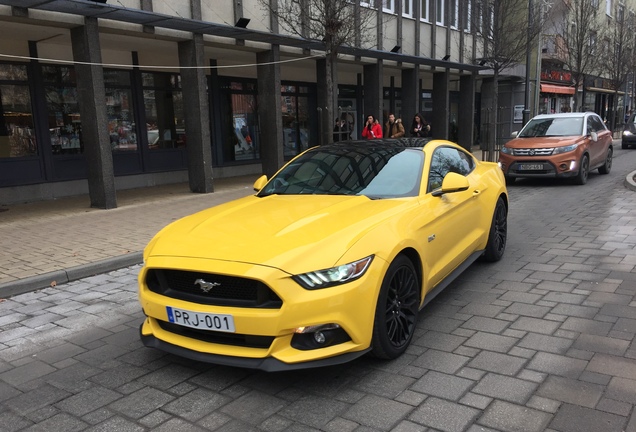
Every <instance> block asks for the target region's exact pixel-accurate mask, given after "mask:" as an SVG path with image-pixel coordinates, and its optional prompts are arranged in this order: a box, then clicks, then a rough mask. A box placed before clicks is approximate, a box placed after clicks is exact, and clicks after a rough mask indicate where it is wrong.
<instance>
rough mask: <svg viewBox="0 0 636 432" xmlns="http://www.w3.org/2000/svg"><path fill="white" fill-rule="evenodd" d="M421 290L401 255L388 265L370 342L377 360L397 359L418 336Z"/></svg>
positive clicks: (410, 264) (408, 261)
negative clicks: (417, 326) (416, 331)
mask: <svg viewBox="0 0 636 432" xmlns="http://www.w3.org/2000/svg"><path fill="white" fill-rule="evenodd" d="M420 287H421V283H420V281H419V278H418V277H417V273H416V272H415V267H413V263H412V262H411V260H410V259H408V258H407V257H406V256H405V255H398V256H397V257H396V258H395V260H394V261H393V262H392V263H391V265H389V268H388V270H387V271H386V274H385V275H384V279H383V280H382V287H381V288H380V294H379V295H378V302H377V305H376V309H375V320H374V323H373V339H372V341H371V354H372V355H373V356H374V357H377V358H381V359H394V358H397V357H399V356H400V355H402V353H404V351H406V349H407V348H408V346H409V344H410V343H411V340H412V339H413V334H414V333H415V324H416V322H417V313H418V311H419V305H420Z"/></svg>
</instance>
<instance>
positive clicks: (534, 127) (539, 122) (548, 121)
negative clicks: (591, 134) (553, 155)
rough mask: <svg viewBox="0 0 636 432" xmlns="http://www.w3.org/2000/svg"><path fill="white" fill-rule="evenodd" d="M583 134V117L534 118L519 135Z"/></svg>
mask: <svg viewBox="0 0 636 432" xmlns="http://www.w3.org/2000/svg"><path fill="white" fill-rule="evenodd" d="M572 135H583V117H561V118H558V117H557V118H542V119H537V118H534V119H532V120H530V122H529V123H528V124H527V125H526V127H524V128H523V130H522V131H521V133H519V137H521V138H527V137H551V136H556V137H558V136H572Z"/></svg>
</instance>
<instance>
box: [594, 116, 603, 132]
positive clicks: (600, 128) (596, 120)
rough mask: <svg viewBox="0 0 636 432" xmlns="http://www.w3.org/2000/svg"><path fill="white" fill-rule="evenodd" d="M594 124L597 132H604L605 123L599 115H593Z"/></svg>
mask: <svg viewBox="0 0 636 432" xmlns="http://www.w3.org/2000/svg"><path fill="white" fill-rule="evenodd" d="M592 126H593V128H594V130H595V131H596V132H602V131H604V130H605V124H604V123H603V122H602V121H601V118H600V117H599V116H593V117H592Z"/></svg>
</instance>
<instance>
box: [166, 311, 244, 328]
mask: <svg viewBox="0 0 636 432" xmlns="http://www.w3.org/2000/svg"><path fill="white" fill-rule="evenodd" d="M166 311H167V312H168V321H170V322H171V323H174V324H179V325H180V326H185V327H191V328H196V329H201V330H214V331H220V332H227V333H234V332H235V331H236V329H235V328H234V318H233V317H232V315H224V314H210V313H204V312H194V311H189V310H183V309H177V308H173V307H170V306H166Z"/></svg>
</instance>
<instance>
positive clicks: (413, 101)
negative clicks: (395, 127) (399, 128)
mask: <svg viewBox="0 0 636 432" xmlns="http://www.w3.org/2000/svg"><path fill="white" fill-rule="evenodd" d="M419 72H420V65H415V67H414V68H413V69H402V122H403V123H404V129H405V130H406V136H411V131H410V127H411V123H412V122H413V117H415V114H416V113H417V112H418V110H419V101H420V97H419V96H420V95H419V92H420V85H419V80H418V75H419Z"/></svg>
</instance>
